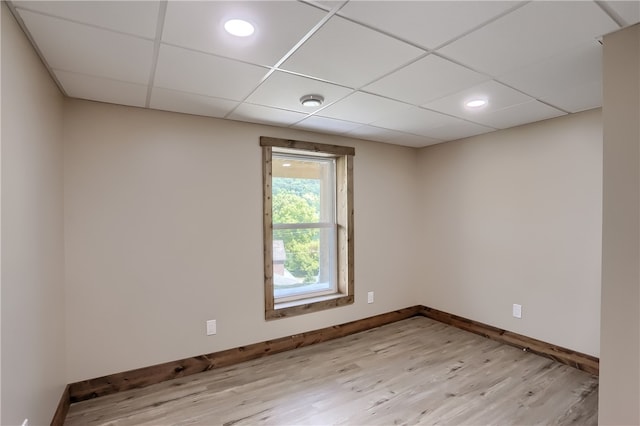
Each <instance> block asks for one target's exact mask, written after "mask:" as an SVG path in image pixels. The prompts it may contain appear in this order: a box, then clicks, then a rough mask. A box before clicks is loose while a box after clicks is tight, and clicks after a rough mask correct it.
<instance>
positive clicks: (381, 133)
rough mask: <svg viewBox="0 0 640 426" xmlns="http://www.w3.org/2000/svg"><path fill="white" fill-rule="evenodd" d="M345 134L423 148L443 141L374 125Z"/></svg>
mask: <svg viewBox="0 0 640 426" xmlns="http://www.w3.org/2000/svg"><path fill="white" fill-rule="evenodd" d="M345 136H349V137H353V138H359V139H366V140H371V141H377V142H384V143H391V144H394V145H403V146H413V147H416V148H421V147H423V146H428V145H433V144H436V143H440V142H442V141H440V140H437V139H433V138H427V137H424V136H417V135H411V134H408V133H402V132H396V131H394V130H388V129H381V128H379V127H374V126H362V127H358V128H357V129H354V130H353V131H351V132H349V133H347V134H346V135H345Z"/></svg>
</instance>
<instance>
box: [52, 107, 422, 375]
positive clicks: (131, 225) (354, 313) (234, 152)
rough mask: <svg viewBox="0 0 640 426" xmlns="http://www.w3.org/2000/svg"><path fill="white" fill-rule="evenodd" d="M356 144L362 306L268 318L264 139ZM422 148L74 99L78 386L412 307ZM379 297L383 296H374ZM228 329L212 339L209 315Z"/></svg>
mask: <svg viewBox="0 0 640 426" xmlns="http://www.w3.org/2000/svg"><path fill="white" fill-rule="evenodd" d="M261 135H264V136H275V137H285V138H291V139H300V140H310V141H317V142H325V143H335V144H344V145H350V146H354V147H355V148H356V155H355V159H354V169H355V171H354V186H355V196H354V209H355V279H356V302H355V304H354V305H351V306H347V307H342V308H336V309H331V310H328V311H324V312H319V313H314V314H309V315H304V316H300V317H294V318H288V319H281V320H274V321H269V322H266V321H265V320H264V296H263V294H264V290H263V261H262V259H263V257H262V238H261V235H262V228H261V227H262V165H261V149H260V147H259V137H260V136H261ZM415 154H416V152H415V150H413V149H410V148H403V147H397V146H390V145H384V144H378V143H372V142H363V141H358V140H353V139H345V138H339V137H331V136H327V135H319V134H312V133H304V132H297V131H292V130H286V129H278V128H273V127H268V126H260V125H251V124H246V123H238V122H231V121H224V120H218V119H212V118H204V117H195V116H188V115H181V114H175V113H165V112H159V111H151V110H142V109H136V108H128V107H122V106H115V105H107V104H100V103H93V102H86V101H77V100H68V101H67V102H66V110H65V157H64V158H65V181H64V185H65V244H66V273H67V282H66V286H67V288H66V296H67V299H66V306H67V319H66V320H67V322H66V324H67V335H68V340H67V369H68V376H67V381H68V382H74V381H78V380H82V379H87V378H93V377H98V376H102V375H105V374H110V373H115V372H120V371H124V370H128V369H132V368H137V367H144V366H148V365H153V364H156V363H161V362H166V361H171V360H176V359H181V358H185V357H190V356H194V355H198V354H203V353H209V352H215V351H219V350H223V349H227V348H232V347H236V346H241V345H245V344H249V343H255V342H260V341H264V340H268V339H272V338H277V337H281V336H287V335H291V334H296V333H299V332H303V331H309V330H313V329H318V328H322V327H326V326H330V325H334V324H340V323H344V322H348V321H352V320H356V319H360V318H364V317H368V316H372V315H376V314H379V313H384V312H388V311H392V310H395V309H399V308H405V307H407V306H410V305H414V304H416V303H417V302H418V301H417V300H416V298H415V296H416V293H415V283H416V281H417V277H416V275H415V273H414V271H415V262H414V256H415V254H414V253H415V248H416V247H415V244H414V241H415V231H416V230H415V223H416V207H417V204H416V201H415V192H416V181H415V175H416V167H417V161H416V156H415ZM367 291H375V293H376V302H375V303H374V304H371V305H369V304H367V303H366V292H367ZM207 319H217V321H218V334H217V335H216V336H209V337H207V336H205V320H207Z"/></svg>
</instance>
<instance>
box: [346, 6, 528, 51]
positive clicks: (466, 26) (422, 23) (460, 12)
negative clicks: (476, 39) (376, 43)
mask: <svg viewBox="0 0 640 426" xmlns="http://www.w3.org/2000/svg"><path fill="white" fill-rule="evenodd" d="M520 3H521V2H517V1H351V2H349V3H347V5H346V6H345V7H343V8H342V9H341V10H340V12H339V14H340V15H342V16H346V17H348V18H350V19H353V20H355V21H358V22H362V23H364V24H366V25H369V26H373V27H375V28H379V29H381V30H383V31H385V32H387V33H389V34H393V35H395V36H397V37H400V38H402V39H404V40H407V41H410V42H413V43H416V44H418V45H420V46H423V47H425V48H429V49H433V48H435V47H438V46H440V45H442V44H443V43H445V42H447V41H449V40H451V39H453V38H454V37H457V36H459V35H460V34H462V33H464V32H466V31H469V30H471V29H472V28H474V27H476V26H478V25H480V24H482V23H483V22H486V21H488V20H489V19H491V18H494V17H496V16H498V15H499V14H501V13H503V12H505V11H507V10H509V9H511V8H513V7H515V6H516V5H518V4H520Z"/></svg>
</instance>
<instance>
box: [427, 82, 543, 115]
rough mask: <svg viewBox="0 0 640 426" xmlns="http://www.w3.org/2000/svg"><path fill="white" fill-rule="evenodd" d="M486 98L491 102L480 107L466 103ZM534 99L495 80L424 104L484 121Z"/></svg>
mask: <svg viewBox="0 0 640 426" xmlns="http://www.w3.org/2000/svg"><path fill="white" fill-rule="evenodd" d="M475 98H486V99H487V100H488V101H489V104H488V105H487V106H485V107H483V108H479V109H469V108H467V107H465V105H464V103H465V102H466V101H468V100H470V99H475ZM531 100H533V99H532V98H531V97H529V96H527V95H523V94H522V93H520V92H518V91H515V90H513V89H511V88H509V87H507V86H505V85H503V84H500V83H497V82H495V81H488V82H486V83H482V84H479V85H477V86H474V87H471V88H469V89H466V90H463V91H461V92H458V93H454V94H453V95H449V96H446V97H444V98H440V99H438V100H435V101H433V102H429V103H427V104H425V105H424V107H425V108H428V109H431V110H434V111H438V112H443V113H445V114H449V115H453V116H456V117H461V118H465V119H467V120H470V121H474V122H476V123H482V117H483V116H485V115H487V114H489V113H491V112H494V111H498V110H500V109H503V108H507V107H510V106H513V105H517V104H521V103H524V102H529V101H531Z"/></svg>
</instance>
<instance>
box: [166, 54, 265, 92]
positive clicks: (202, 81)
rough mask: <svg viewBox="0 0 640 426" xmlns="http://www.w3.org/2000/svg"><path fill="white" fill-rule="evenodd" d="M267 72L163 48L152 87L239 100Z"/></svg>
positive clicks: (257, 67) (247, 65)
mask: <svg viewBox="0 0 640 426" xmlns="http://www.w3.org/2000/svg"><path fill="white" fill-rule="evenodd" d="M266 73H267V69H266V68H262V67H259V66H256V65H250V64H246V63H242V62H238V61H234V60H232V59H225V58H220V57H217V56H213V55H209V54H205V53H198V52H193V51H190V50H186V49H181V48H177V47H173V46H166V45H162V46H160V54H159V56H158V66H157V69H156V75H155V82H154V84H155V86H158V87H162V88H165V89H174V90H179V91H182V92H190V93H195V94H199V95H205V96H211V97H216V98H224V99H229V100H238V101H239V100H242V99H244V98H245V97H246V96H247V95H248V94H249V93H251V91H252V90H253V89H254V88H255V87H257V85H258V83H259V82H260V80H261V79H262V78H263V77H264V76H265V75H266Z"/></svg>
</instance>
